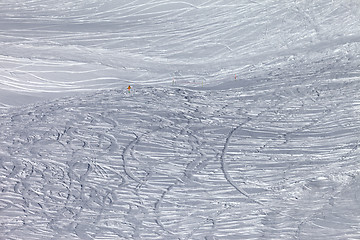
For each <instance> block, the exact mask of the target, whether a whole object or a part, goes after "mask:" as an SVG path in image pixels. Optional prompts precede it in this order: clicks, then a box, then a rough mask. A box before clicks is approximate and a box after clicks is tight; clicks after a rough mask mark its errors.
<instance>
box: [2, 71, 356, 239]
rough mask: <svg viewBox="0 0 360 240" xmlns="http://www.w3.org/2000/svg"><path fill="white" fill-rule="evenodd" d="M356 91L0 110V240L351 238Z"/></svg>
mask: <svg viewBox="0 0 360 240" xmlns="http://www.w3.org/2000/svg"><path fill="white" fill-rule="evenodd" d="M357 89H359V82H358V80H357V79H351V78H346V79H334V80H329V79H328V80H324V81H322V80H317V79H313V78H308V79H295V78H294V79H286V80H283V81H280V80H279V81H278V82H276V81H269V80H266V79H265V80H262V79H259V80H254V81H252V82H251V83H248V84H246V86H245V87H239V88H238V89H235V90H206V91H205V90H204V91H202V90H189V89H186V88H179V87H173V88H152V87H142V88H138V89H136V91H133V92H132V93H130V94H129V93H128V92H126V91H123V90H112V91H100V92H97V93H95V94H89V95H84V96H81V97H68V98H63V99H58V100H56V101H51V102H44V103H37V104H34V105H30V106H27V107H22V108H12V109H8V110H6V111H5V110H4V111H3V112H2V114H1V117H0V131H1V136H0V141H1V144H0V191H1V194H0V215H1V218H0V219H1V220H0V235H1V239H208V240H209V239H257V238H264V239H291V238H294V239H309V237H311V238H312V239H324V238H327V237H331V238H343V237H345V236H346V237H347V238H352V239H356V238H359V237H360V236H359V221H358V220H359V216H360V212H359V209H358V207H357V205H358V198H357V195H358V194H359V188H358V182H359V174H358V173H359V161H358V158H359V130H360V124H359V123H360V121H359V120H360V119H359V116H360V115H359V111H360V106H359V104H360V98H359V95H358V93H357ZM133 90H134V89H133Z"/></svg>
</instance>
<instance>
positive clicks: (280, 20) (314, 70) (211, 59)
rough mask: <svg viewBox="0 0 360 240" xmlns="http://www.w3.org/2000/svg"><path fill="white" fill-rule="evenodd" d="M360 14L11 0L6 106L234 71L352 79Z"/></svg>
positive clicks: (229, 75)
mask: <svg viewBox="0 0 360 240" xmlns="http://www.w3.org/2000/svg"><path fill="white" fill-rule="evenodd" d="M359 9H360V6H359V2H358V1H356V0H346V1H343V0H334V1H328V0H320V1H316V2H314V1H307V0H302V1H287V0H282V1H272V0H266V1H237V0H236V1H235V0H234V1H233V0H226V1H218V0H210V1H193V0H191V1H190V0H184V1H171V0H162V1H147V0H137V1H118V0H106V1H99V0H92V1H89V0H80V1H70V0H64V1H54V0H47V1H44V0H32V1H26V2H15V1H13V0H3V1H1V2H0V43H1V45H2V47H1V49H0V84H1V85H0V86H1V90H2V91H3V92H4V94H1V95H0V102H1V103H3V104H7V105H21V104H24V103H25V104H26V103H28V102H30V101H32V102H35V101H37V100H38V98H39V97H46V98H49V97H52V96H59V95H69V94H70V93H74V92H78V91H93V90H94V89H113V88H115V87H122V88H123V87H124V85H125V84H129V83H131V84H146V85H168V84H169V83H171V82H172V81H176V82H177V83H179V84H181V85H195V86H201V85H202V84H205V85H212V86H213V85H217V84H218V83H221V82H223V81H228V80H232V79H234V77H235V74H236V75H237V78H238V79H239V78H240V79H253V78H254V77H255V78H261V77H268V76H269V75H272V76H278V75H279V74H280V75H286V76H287V75H289V74H290V75H294V74H297V75H309V74H315V75H317V74H319V73H324V72H325V73H327V74H328V75H329V76H330V78H334V77H339V76H340V75H341V76H344V74H345V76H347V74H348V73H349V72H350V73H351V72H352V71H354V69H355V70H357V69H358V61H356V59H359V52H360V51H359V41H360V35H359V34H358V33H359V32H360V22H359V19H360V10H359ZM333 69H336V70H335V71H334V70H333ZM8 92H10V93H12V94H14V93H15V94H17V95H18V96H19V97H17V98H16V99H17V100H16V101H11V100H9V98H8V97H6V96H8ZM49 93H51V94H50V95H49ZM54 93H56V94H54ZM4 96H5V97H4ZM21 96H23V97H21ZM34 97H35V99H33V98H34Z"/></svg>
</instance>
